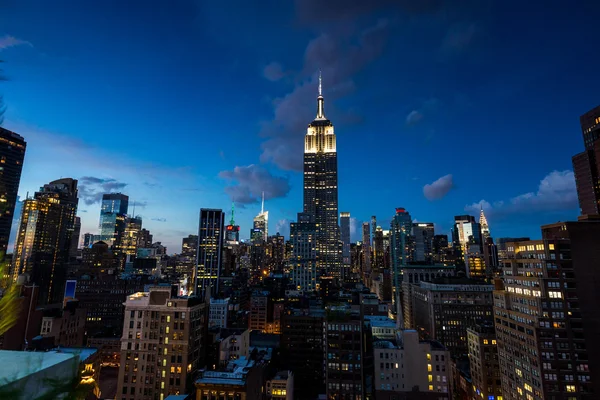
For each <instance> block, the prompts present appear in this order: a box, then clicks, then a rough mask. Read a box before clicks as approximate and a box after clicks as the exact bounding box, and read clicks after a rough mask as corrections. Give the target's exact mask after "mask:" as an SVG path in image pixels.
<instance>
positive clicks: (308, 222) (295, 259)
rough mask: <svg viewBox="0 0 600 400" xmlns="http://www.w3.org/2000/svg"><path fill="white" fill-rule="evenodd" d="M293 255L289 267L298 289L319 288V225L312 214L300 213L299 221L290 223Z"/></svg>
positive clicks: (306, 290)
mask: <svg viewBox="0 0 600 400" xmlns="http://www.w3.org/2000/svg"><path fill="white" fill-rule="evenodd" d="M290 246H291V257H290V260H289V269H290V272H291V280H292V284H293V285H294V287H295V288H296V289H297V290H303V291H305V292H313V291H315V290H317V227H316V225H315V223H314V221H313V220H312V219H311V216H310V215H308V214H305V213H298V222H292V223H291V224H290Z"/></svg>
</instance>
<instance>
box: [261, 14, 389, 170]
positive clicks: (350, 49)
mask: <svg viewBox="0 0 600 400" xmlns="http://www.w3.org/2000/svg"><path fill="white" fill-rule="evenodd" d="M389 31H390V23H389V21H387V20H385V19H381V20H379V21H377V23H375V24H374V25H371V26H369V27H367V28H365V29H363V30H357V31H353V32H350V33H347V32H346V33H339V32H335V33H334V32H325V33H322V34H321V35H319V36H318V37H316V38H315V39H313V40H311V41H310V42H309V43H308V45H307V46H306V50H305V52H304V62H303V66H302V68H301V70H300V72H298V73H297V74H296V75H295V77H294V78H295V81H296V85H295V87H294V89H293V90H292V91H291V92H289V93H287V94H286V95H284V96H282V97H279V98H276V99H275V100H274V101H273V102H272V103H273V118H272V119H271V120H269V121H263V123H262V126H261V130H260V135H261V136H262V137H264V138H265V139H266V140H265V141H264V142H263V143H262V145H261V148H262V154H261V156H260V161H261V162H263V163H267V162H272V163H273V164H275V165H277V166H278V167H279V168H281V169H283V170H293V171H301V170H302V149H303V144H302V143H303V140H304V135H303V133H304V131H305V130H306V125H307V124H308V123H309V122H310V120H311V119H312V118H314V115H315V112H316V111H315V110H316V97H317V86H318V71H319V69H321V71H322V76H323V92H324V97H325V114H326V115H331V114H333V113H335V116H336V121H338V122H339V121H340V120H341V121H344V120H346V121H349V122H350V123H352V122H353V121H357V120H358V121H359V120H360V118H357V116H356V115H353V113H352V112H347V113H344V112H339V111H338V110H336V108H335V106H332V103H334V102H335V100H337V99H340V98H342V97H345V96H347V95H349V94H351V93H353V92H354V91H355V89H356V85H355V83H354V80H353V77H354V75H355V74H356V73H358V72H360V71H362V70H363V69H365V68H366V67H367V66H368V65H369V64H370V63H371V62H373V61H374V60H376V59H377V58H378V57H379V56H380V55H381V54H382V52H383V49H384V47H385V44H386V41H387V37H388V35H389ZM332 110H333V111H332Z"/></svg>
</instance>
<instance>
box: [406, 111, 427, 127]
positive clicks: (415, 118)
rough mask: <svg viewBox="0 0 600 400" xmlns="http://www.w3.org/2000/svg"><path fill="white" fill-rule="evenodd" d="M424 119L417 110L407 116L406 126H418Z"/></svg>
mask: <svg viewBox="0 0 600 400" xmlns="http://www.w3.org/2000/svg"><path fill="white" fill-rule="evenodd" d="M422 119H423V114H421V113H420V112H419V111H417V110H413V111H411V112H410V113H409V114H408V115H407V116H406V125H409V126H412V125H416V124H418V123H419V122H420V121H421V120H422Z"/></svg>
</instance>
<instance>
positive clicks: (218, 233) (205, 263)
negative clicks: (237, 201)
mask: <svg viewBox="0 0 600 400" xmlns="http://www.w3.org/2000/svg"><path fill="white" fill-rule="evenodd" d="M224 224H225V213H223V210H216V209H211V208H202V209H200V225H199V228H198V261H197V263H196V265H197V267H196V279H195V280H196V296H198V297H200V298H202V299H204V298H205V296H206V294H207V292H208V293H209V294H210V296H211V297H212V296H214V295H216V294H217V293H218V292H219V276H220V273H221V253H222V250H223V227H224Z"/></svg>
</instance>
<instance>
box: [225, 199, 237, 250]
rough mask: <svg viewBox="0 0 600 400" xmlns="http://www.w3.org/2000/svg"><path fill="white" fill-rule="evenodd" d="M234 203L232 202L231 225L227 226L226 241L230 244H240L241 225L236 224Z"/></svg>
mask: <svg viewBox="0 0 600 400" xmlns="http://www.w3.org/2000/svg"><path fill="white" fill-rule="evenodd" d="M234 212H235V210H234V204H233V203H232V204H231V220H229V225H227V226H226V227H225V243H226V244H228V245H234V244H238V243H239V242H240V227H239V226H238V225H236V224H235V220H234V219H233V215H234Z"/></svg>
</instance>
